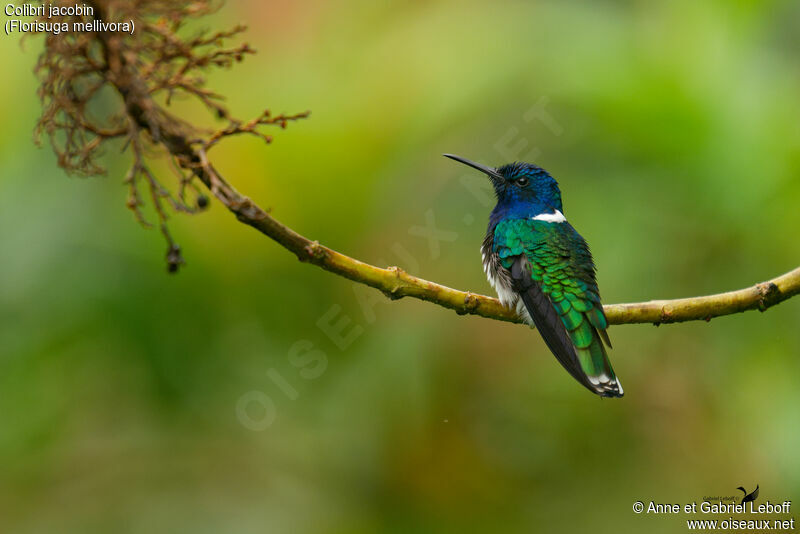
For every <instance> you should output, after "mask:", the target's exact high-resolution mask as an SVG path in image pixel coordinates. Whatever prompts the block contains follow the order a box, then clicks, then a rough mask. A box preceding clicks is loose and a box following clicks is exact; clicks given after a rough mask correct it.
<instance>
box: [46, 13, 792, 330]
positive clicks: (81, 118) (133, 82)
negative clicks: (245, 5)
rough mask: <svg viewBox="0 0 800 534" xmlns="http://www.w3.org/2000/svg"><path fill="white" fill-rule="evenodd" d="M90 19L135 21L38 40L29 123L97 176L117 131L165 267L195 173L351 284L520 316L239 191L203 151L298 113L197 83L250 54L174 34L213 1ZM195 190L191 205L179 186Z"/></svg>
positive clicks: (787, 285)
mask: <svg viewBox="0 0 800 534" xmlns="http://www.w3.org/2000/svg"><path fill="white" fill-rule="evenodd" d="M91 5H92V6H93V7H94V8H95V11H96V14H95V16H96V17H99V18H102V19H104V20H113V19H114V18H115V17H117V16H118V17H119V18H121V19H128V18H134V19H136V20H138V21H139V30H138V31H137V35H136V36H134V37H130V36H127V35H120V34H114V33H98V34H80V35H73V34H68V33H67V34H61V35H59V36H48V37H47V48H46V50H45V52H44V53H43V54H42V57H41V58H40V59H39V63H38V65H37V73H38V74H39V77H40V78H41V82H42V83H41V87H40V90H39V94H40V97H41V99H42V104H43V112H42V117H41V119H40V121H39V125H38V128H37V131H38V133H39V134H46V135H47V136H48V137H49V139H50V143H51V144H52V146H53V149H54V150H55V152H56V154H57V155H58V158H59V165H60V166H61V167H62V168H64V169H65V170H67V171H68V172H75V173H80V174H87V175H88V174H97V173H99V172H102V170H103V169H102V167H100V166H99V165H98V163H97V157H98V155H99V149H100V147H101V146H102V145H103V144H104V143H106V142H107V141H110V140H112V139H117V138H124V139H125V142H126V146H127V147H128V148H129V149H130V150H131V151H132V153H133V164H132V167H131V170H130V171H129V172H128V174H127V176H126V178H125V183H126V185H127V186H128V188H129V191H130V194H129V198H128V207H129V208H130V209H131V210H132V211H133V212H134V214H135V216H136V218H137V219H138V220H139V221H140V222H142V223H143V224H147V223H146V219H145V217H144V214H143V213H142V211H141V208H142V207H143V206H144V205H145V201H144V200H143V197H142V195H141V194H140V190H139V188H140V186H141V184H142V183H144V184H145V186H146V187H147V188H148V192H149V197H150V202H151V205H152V207H153V209H154V211H155V212H156V214H157V218H158V221H159V227H160V229H161V231H162V233H163V234H164V236H165V239H166V240H167V243H168V251H167V262H168V265H169V268H170V270H171V271H174V270H177V268H178V266H179V265H180V264H181V263H183V258H182V257H181V255H180V248H179V247H178V246H177V245H176V244H175V242H174V241H173V239H172V237H171V235H170V234H169V231H168V229H167V218H168V209H167V208H169V209H171V210H172V211H181V212H187V213H193V212H195V211H197V210H198V209H202V208H204V207H205V205H206V204H207V198H206V197H205V196H204V195H201V194H200V193H199V191H198V189H197V187H196V185H195V183H194V180H195V179H198V180H200V182H202V183H203V184H204V185H205V186H206V187H207V188H208V189H209V191H211V194H212V195H213V196H215V197H216V198H217V199H218V200H219V201H220V202H221V203H222V204H223V205H225V206H226V207H227V208H228V209H229V210H230V211H231V212H232V213H233V214H235V215H236V217H237V218H238V219H239V220H240V221H241V222H243V223H245V224H247V225H250V226H252V227H253V228H255V229H256V230H258V231H259V232H261V233H263V234H264V235H266V236H268V237H269V238H271V239H273V240H274V241H276V242H277V243H279V244H280V245H281V246H283V247H284V248H286V249H287V250H289V251H291V252H293V253H294V254H295V255H297V257H298V258H299V259H300V260H301V261H304V262H308V263H312V264H314V265H317V266H319V267H322V268H323V269H325V270H327V271H330V272H332V273H335V274H337V275H339V276H343V277H345V278H348V279H350V280H353V281H356V282H358V283H361V284H366V285H368V286H371V287H374V288H376V289H378V290H380V291H382V292H383V293H384V294H386V295H387V296H388V297H389V298H391V299H397V298H401V297H414V298H418V299H421V300H425V301H428V302H432V303H435V304H438V305H440V306H443V307H445V308H449V309H453V310H455V311H456V312H457V313H459V314H474V315H480V316H483V317H488V318H491V319H497V320H501V321H511V322H519V319H518V318H517V316H516V314H515V313H514V312H513V311H511V310H509V309H507V308H505V307H503V306H502V305H501V304H500V303H499V301H497V299H494V298H490V297H485V296H482V295H476V294H473V293H470V292H464V291H459V290H456V289H451V288H449V287H446V286H443V285H440V284H437V283H434V282H430V281H427V280H423V279H421V278H417V277H414V276H411V275H409V274H407V273H406V272H404V271H403V270H402V269H399V268H397V267H389V268H386V269H382V268H379V267H375V266H373V265H369V264H367V263H363V262H361V261H359V260H356V259H354V258H351V257H349V256H346V255H344V254H341V253H339V252H336V251H335V250H332V249H330V248H327V247H324V246H322V245H320V244H319V243H318V242H316V241H311V240H309V239H307V238H305V237H303V236H302V235H300V234H298V233H297V232H295V231H294V230H292V229H291V228H289V227H287V226H285V225H283V224H281V223H280V222H278V221H277V220H276V219H274V218H273V217H271V216H270V215H269V214H268V213H267V212H266V211H264V210H263V209H261V208H260V207H259V206H258V205H256V204H255V203H253V202H252V201H251V200H250V199H249V198H247V197H245V196H243V195H241V194H240V193H239V192H238V191H236V189H235V188H233V186H231V185H230V184H229V183H228V182H227V181H226V180H225V179H224V178H223V177H222V176H221V175H220V174H219V173H218V172H217V170H216V169H215V168H214V167H213V165H212V164H211V162H210V161H209V159H208V151H209V150H210V149H211V148H212V147H213V146H215V145H216V144H217V143H218V142H219V141H221V140H222V139H224V138H226V137H231V136H234V135H239V134H246V135H254V136H257V137H259V138H260V139H262V140H264V141H265V142H267V143H269V142H270V141H271V136H269V135H266V134H264V133H263V132H261V131H260V128H261V127H266V126H276V125H277V126H280V127H285V126H286V124H287V123H288V122H289V121H294V120H298V119H303V118H306V117H308V112H305V113H299V114H296V115H277V116H272V115H271V114H270V113H269V111H265V112H264V113H262V114H261V115H260V116H258V117H256V118H255V119H252V120H250V121H240V120H237V119H234V118H232V117H231V116H230V115H229V113H228V110H227V109H226V108H225V107H224V106H222V104H221V103H220V102H219V99H220V98H219V96H218V95H216V94H214V93H213V92H211V91H208V90H207V89H205V88H204V87H202V84H203V80H202V78H201V77H200V76H198V72H199V71H202V70H204V69H206V68H209V67H229V66H231V65H232V64H233V63H234V62H237V61H240V60H241V59H242V58H243V57H244V56H245V55H247V54H251V53H253V50H252V49H251V48H250V47H248V46H247V45H246V44H245V45H241V46H237V47H233V48H224V45H223V42H224V41H225V40H226V39H228V38H230V37H233V36H235V35H238V34H239V33H241V32H242V31H243V27H236V28H234V29H232V30H230V31H227V32H217V33H214V34H210V35H209V34H199V35H195V36H193V37H189V38H185V37H182V36H181V30H182V28H183V24H184V22H185V21H186V20H187V19H189V18H191V17H196V16H200V15H204V14H207V13H209V12H211V11H213V10H214V9H216V7H218V6H216V5H212V4H211V2H210V1H209V0H174V1H172V0H136V1H133V2H128V1H123V0H103V1H101V0H95V1H94V2H91ZM106 86H107V87H111V88H113V89H114V91H115V92H116V94H117V95H118V96H119V97H120V101H121V106H120V107H121V108H122V112H121V113H119V114H117V115H114V114H112V113H108V114H107V115H108V116H109V117H110V118H109V119H108V121H107V123H105V124H103V123H98V122H96V121H95V120H93V119H92V118H91V117H90V113H89V112H88V107H89V103H90V101H92V99H93V98H95V96H96V95H97V94H98V92H99V91H100V90H101V89H102V88H103V87H106ZM161 92H165V93H166V94H167V98H166V104H167V105H168V103H169V99H170V97H171V96H172V95H173V94H175V93H177V92H182V93H185V94H188V95H189V96H191V97H193V98H196V99H197V100H198V101H199V102H200V103H201V104H203V105H204V106H205V107H206V108H207V109H209V110H210V111H211V112H212V113H213V114H214V115H215V116H217V117H218V118H221V119H224V120H226V121H227V122H228V124H227V126H225V127H224V128H222V129H220V130H218V131H216V132H210V133H209V132H205V133H206V136H205V137H204V136H203V132H202V131H200V129H198V128H196V127H194V126H192V125H189V124H187V123H185V122H183V121H181V120H179V119H178V118H177V117H174V116H172V115H170V114H169V113H168V112H167V111H166V110H165V109H164V108H163V107H162V106H161V105H159V104H158V103H157V102H156V101H155V100H154V98H155V95H158V94H159V93H161ZM145 144H148V145H152V146H154V147H160V148H161V149H162V150H163V152H164V153H165V154H166V156H167V157H168V158H169V160H170V163H171V165H172V168H173V171H174V174H175V176H176V177H177V180H178V184H177V189H178V193H177V195H175V194H173V193H171V192H170V190H169V189H168V188H166V187H165V186H164V185H163V184H162V183H161V182H160V181H159V180H158V179H156V177H155V175H154V174H153V173H152V172H151V171H150V170H149V169H148V167H147V166H146V165H145V164H144V157H145V156H144V154H145ZM187 190H190V191H192V192H194V193H195V195H196V197H195V200H194V202H193V203H192V202H189V201H187V199H186V196H185V193H186V191H187ZM798 293H800V267H798V268H797V269H795V270H793V271H790V272H788V273H786V274H784V275H782V276H779V277H777V278H775V279H773V280H770V281H768V282H764V283H760V284H756V285H754V286H752V287H749V288H745V289H741V290H738V291H731V292H728V293H720V294H717V295H709V296H705V297H690V298H686V299H677V300H666V301H651V302H643V303H635V304H612V305H609V306H605V311H606V315H607V316H608V319H609V322H610V323H612V324H622V323H655V324H660V323H672V322H681V321H691V320H701V319H702V320H710V319H711V318H713V317H718V316H721V315H727V314H731V313H737V312H742V311H745V310H751V309H759V310H761V311H764V310H766V309H767V308H769V307H770V306H773V305H775V304H777V303H779V302H782V301H784V300H786V299H788V298H790V297H792V296H794V295H797V294H798Z"/></svg>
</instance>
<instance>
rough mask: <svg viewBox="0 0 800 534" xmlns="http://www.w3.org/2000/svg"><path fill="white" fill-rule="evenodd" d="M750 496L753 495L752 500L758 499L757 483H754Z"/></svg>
mask: <svg viewBox="0 0 800 534" xmlns="http://www.w3.org/2000/svg"><path fill="white" fill-rule="evenodd" d="M750 496H751V497H753V500H756V499H758V484H756V489H755V490H753V493H751V494H750Z"/></svg>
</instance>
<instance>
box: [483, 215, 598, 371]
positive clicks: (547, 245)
mask: <svg viewBox="0 0 800 534" xmlns="http://www.w3.org/2000/svg"><path fill="white" fill-rule="evenodd" d="M493 250H494V252H495V253H496V254H497V255H498V257H499V260H500V263H501V265H502V266H503V267H504V268H506V269H511V265H512V264H513V262H514V261H515V259H516V258H517V257H518V256H520V255H524V256H525V257H526V258H527V260H528V265H529V267H530V271H531V278H532V279H533V280H534V282H536V283H537V284H538V285H539V287H541V290H542V292H543V293H545V294H546V295H547V296H548V297H549V299H550V302H551V303H552V305H553V307H554V308H555V310H556V311H557V312H558V314H559V316H560V318H561V322H562V323H563V324H564V327H565V328H566V330H567V332H568V334H569V337H570V339H571V340H572V343H573V345H574V346H575V349H576V354H577V355H578V359H579V361H580V365H581V368H582V369H583V370H584V372H585V373H586V374H587V375H589V376H599V375H602V374H603V373H604V372H605V373H606V374H610V377H611V378H614V372H613V369H612V368H611V364H610V362H609V361H608V356H607V355H606V352H605V349H604V347H603V341H601V339H602V340H604V341H606V343H607V344H608V345H609V346H610V343H609V341H608V335H607V334H606V329H607V328H608V321H607V320H606V316H605V314H604V313H603V306H602V304H601V302H600V295H599V291H598V289H597V282H596V280H595V266H594V262H593V261H592V256H591V253H590V252H589V247H588V245H587V244H586V241H585V240H584V239H583V237H581V236H580V234H578V232H577V231H575V229H574V228H573V227H572V226H571V225H570V224H569V223H567V222H558V223H554V222H546V221H537V220H533V219H505V220H502V221H500V222H499V223H498V224H497V226H496V227H495V230H494V243H493Z"/></svg>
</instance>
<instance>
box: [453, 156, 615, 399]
mask: <svg viewBox="0 0 800 534" xmlns="http://www.w3.org/2000/svg"><path fill="white" fill-rule="evenodd" d="M444 156H446V157H448V158H450V159H453V160H455V161H458V162H460V163H463V164H465V165H469V166H470V167H472V168H474V169H477V170H479V171H481V172H483V173H484V174H486V175H487V176H488V177H489V179H490V180H491V181H492V185H493V186H494V191H495V193H496V195H497V205H496V206H495V207H494V210H492V214H491V216H490V217H489V228H488V230H487V232H486V238H485V239H484V240H483V246H482V247H481V255H482V257H483V268H484V270H485V271H486V276H487V277H488V279H489V283H490V284H491V285H492V287H493V288H494V289H495V291H497V295H498V297H499V298H500V302H502V303H503V304H504V305H505V306H508V307H509V308H512V309H514V308H516V311H517V313H518V314H519V316H520V317H521V318H522V319H523V320H524V321H525V322H527V323H528V324H529V325H531V326H535V327H536V328H537V329H538V330H539V333H540V334H541V336H542V338H544V341H545V343H546V344H547V346H548V347H549V348H550V351H551V352H552V353H553V354H554V355H555V357H556V358H557V359H558V361H559V362H560V363H561V365H563V366H564V368H565V369H566V370H567V371H568V372H569V374H571V375H572V376H573V377H574V378H575V379H576V380H577V381H578V382H580V383H581V384H583V385H584V386H585V387H586V388H587V389H588V390H589V391H591V392H593V393H596V394H598V395H600V396H601V397H622V395H623V391H622V385H620V383H619V380H618V379H617V376H616V375H615V374H614V369H612V367H611V362H610V361H609V360H608V355H607V354H606V349H605V347H604V346H603V343H605V345H607V346H608V347H609V348H610V347H611V342H610V341H609V339H608V334H607V333H606V329H607V328H608V321H607V320H606V316H605V314H604V313H603V306H602V304H601V303H600V293H599V291H598V289H597V282H596V280H595V266H594V261H593V260H592V255H591V253H590V252H589V246H588V245H587V244H586V241H585V240H584V239H583V237H581V236H580V234H578V232H577V231H575V229H574V228H573V227H572V225H570V224H569V223H568V222H567V219H566V218H565V217H564V214H563V211H564V210H563V207H562V205H561V191H560V190H559V188H558V183H557V182H556V181H555V179H554V178H553V177H552V176H550V174H549V173H548V172H547V171H545V170H544V169H542V168H541V167H538V166H536V165H532V164H530V163H510V164H508V165H504V166H502V167H499V168H497V169H492V168H490V167H486V166H484V165H481V164H479V163H475V162H473V161H470V160H468V159H464V158H462V157H459V156H454V155H452V154H444Z"/></svg>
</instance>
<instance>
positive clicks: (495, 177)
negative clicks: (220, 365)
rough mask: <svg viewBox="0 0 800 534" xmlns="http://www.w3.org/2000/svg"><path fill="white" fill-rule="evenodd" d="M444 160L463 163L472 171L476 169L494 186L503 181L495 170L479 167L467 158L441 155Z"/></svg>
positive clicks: (478, 164)
mask: <svg viewBox="0 0 800 534" xmlns="http://www.w3.org/2000/svg"><path fill="white" fill-rule="evenodd" d="M442 155H443V156H444V157H446V158H450V159H452V160H455V161H457V162H459V163H463V164H464V165H469V166H470V167H472V168H473V169H477V170H479V171H481V172H482V173H484V174H486V175H487V176H488V177H489V178H491V180H492V182H494V183H495V184H501V183H503V182H504V181H505V178H503V175H502V174H500V173H499V172H497V171H496V170H495V169H492V168H491V167H487V166H486V165H481V164H480V163H475V162H474V161H470V160H468V159H467V158H462V157H461V156H456V155H455V154H442Z"/></svg>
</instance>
